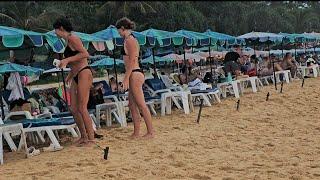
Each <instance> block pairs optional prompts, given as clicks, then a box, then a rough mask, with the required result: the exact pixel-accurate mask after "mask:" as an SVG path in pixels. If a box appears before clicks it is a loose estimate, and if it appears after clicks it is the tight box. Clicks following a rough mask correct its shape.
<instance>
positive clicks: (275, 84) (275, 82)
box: [267, 37, 277, 90]
mask: <svg viewBox="0 0 320 180" xmlns="http://www.w3.org/2000/svg"><path fill="white" fill-rule="evenodd" d="M267 42H268V50H269V60H270V61H271V59H270V45H269V37H268V41H267ZM271 63H272V70H273V79H274V88H275V89H276V90H277V79H276V71H275V68H274V61H272V62H271Z"/></svg>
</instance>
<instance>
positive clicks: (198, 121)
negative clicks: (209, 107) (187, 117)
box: [197, 99, 203, 124]
mask: <svg viewBox="0 0 320 180" xmlns="http://www.w3.org/2000/svg"><path fill="white" fill-rule="evenodd" d="M202 106H203V99H201V100H200V109H199V113H198V119H197V123H198V124H199V123H200V115H201V111H202Z"/></svg>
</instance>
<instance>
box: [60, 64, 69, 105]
mask: <svg viewBox="0 0 320 180" xmlns="http://www.w3.org/2000/svg"><path fill="white" fill-rule="evenodd" d="M61 74H62V82H63V90H64V95H65V96H66V102H67V106H68V105H69V104H68V103H69V101H68V95H67V88H66V81H65V79H64V71H63V69H61ZM67 109H68V107H67Z"/></svg>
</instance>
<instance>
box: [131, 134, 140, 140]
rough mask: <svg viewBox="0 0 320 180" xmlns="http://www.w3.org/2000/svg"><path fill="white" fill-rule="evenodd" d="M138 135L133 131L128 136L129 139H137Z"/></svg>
mask: <svg viewBox="0 0 320 180" xmlns="http://www.w3.org/2000/svg"><path fill="white" fill-rule="evenodd" d="M139 137H140V135H139V134H134V133H133V134H131V135H130V136H129V138H130V139H137V138H139Z"/></svg>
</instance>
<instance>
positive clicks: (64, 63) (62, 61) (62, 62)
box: [59, 59, 68, 69]
mask: <svg viewBox="0 0 320 180" xmlns="http://www.w3.org/2000/svg"><path fill="white" fill-rule="evenodd" d="M67 65H68V61H66V60H65V59H63V60H61V61H60V64H59V68H60V69H63V68H66V67H67Z"/></svg>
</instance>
